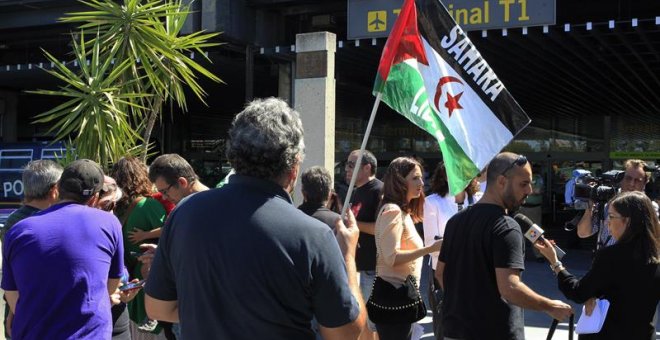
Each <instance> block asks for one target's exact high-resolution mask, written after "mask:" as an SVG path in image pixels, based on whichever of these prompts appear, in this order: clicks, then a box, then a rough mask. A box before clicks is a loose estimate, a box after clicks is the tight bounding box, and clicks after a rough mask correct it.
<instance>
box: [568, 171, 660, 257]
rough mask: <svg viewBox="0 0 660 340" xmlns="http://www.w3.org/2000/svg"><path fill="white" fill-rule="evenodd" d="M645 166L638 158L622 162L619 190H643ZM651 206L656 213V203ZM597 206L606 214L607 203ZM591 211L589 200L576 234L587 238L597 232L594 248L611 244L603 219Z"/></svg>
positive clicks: (646, 175)
mask: <svg viewBox="0 0 660 340" xmlns="http://www.w3.org/2000/svg"><path fill="white" fill-rule="evenodd" d="M646 166H647V165H646V162H644V161H642V160H639V159H629V160H627V161H626V162H625V163H624V168H625V174H624V177H623V180H621V192H627V191H641V192H644V187H645V186H646V183H647V182H648V181H649V175H648V174H647V173H646V172H645V171H644V167H646ZM653 207H654V208H655V210H656V213H657V211H658V205H657V204H654V205H653ZM599 208H600V209H605V210H604V211H603V214H602V215H601V216H607V205H605V206H604V207H599ZM593 211H594V202H593V201H591V200H589V205H588V207H587V209H586V210H585V211H584V215H582V218H581V219H580V222H579V223H578V226H577V235H578V237H580V238H587V237H589V236H591V235H593V234H595V233H599V235H598V243H597V244H596V250H598V249H600V248H602V247H605V246H609V245H611V244H613V243H614V240H613V239H612V236H611V235H610V233H609V231H608V230H607V226H606V225H605V223H604V221H603V220H599V218H598V216H594V213H593ZM601 224H602V225H601Z"/></svg>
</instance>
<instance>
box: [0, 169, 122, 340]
mask: <svg viewBox="0 0 660 340" xmlns="http://www.w3.org/2000/svg"><path fill="white" fill-rule="evenodd" d="M103 180H104V175H103V170H102V169H101V167H100V166H99V165H98V164H96V163H94V162H93V161H90V160H87V159H82V160H77V161H74V162H73V163H71V164H69V165H68V166H67V167H66V168H65V169H64V172H63V173H62V176H61V178H60V180H59V181H58V183H57V186H58V189H59V199H60V200H59V202H58V203H56V204H54V205H53V206H51V207H49V208H47V209H45V210H42V211H40V212H38V213H36V214H34V215H33V216H32V217H30V218H27V219H25V220H22V221H20V222H18V223H17V224H16V225H15V226H14V227H13V228H12V229H11V230H10V231H9V232H8V233H7V235H6V236H5V244H4V246H3V256H4V259H5V261H4V263H3V272H2V288H3V289H4V290H5V294H6V297H7V302H8V304H9V306H10V308H11V310H12V311H13V312H14V313H15V314H16V316H15V317H14V322H13V327H12V338H18V339H69V338H76V339H109V338H110V336H111V332H112V318H111V314H110V298H109V294H110V293H113V292H114V291H115V290H116V288H117V287H118V285H119V280H120V278H121V275H122V272H123V266H124V264H123V252H124V250H123V244H122V235H121V225H120V223H119V220H117V218H116V217H115V216H114V215H113V214H111V213H108V212H105V211H102V210H100V209H95V208H92V206H95V205H96V204H97V201H98V199H99V191H101V189H102V186H103ZM19 292H20V298H19ZM16 312H18V313H16Z"/></svg>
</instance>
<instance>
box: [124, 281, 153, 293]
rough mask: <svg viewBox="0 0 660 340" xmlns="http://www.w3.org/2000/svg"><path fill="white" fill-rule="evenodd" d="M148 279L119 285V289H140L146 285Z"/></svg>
mask: <svg viewBox="0 0 660 340" xmlns="http://www.w3.org/2000/svg"><path fill="white" fill-rule="evenodd" d="M146 282H147V281H146V280H140V281H138V282H130V283H128V284H125V285H123V286H121V287H119V291H122V292H123V291H127V290H132V289H140V288H142V287H144V284H145V283H146Z"/></svg>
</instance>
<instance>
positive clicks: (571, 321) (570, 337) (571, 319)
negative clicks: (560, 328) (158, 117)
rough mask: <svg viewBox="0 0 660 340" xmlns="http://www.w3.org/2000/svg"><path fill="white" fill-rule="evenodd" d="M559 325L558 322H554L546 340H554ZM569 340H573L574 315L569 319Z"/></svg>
mask: <svg viewBox="0 0 660 340" xmlns="http://www.w3.org/2000/svg"><path fill="white" fill-rule="evenodd" d="M558 324H559V321H558V320H556V319H553V320H552V324H551V325H550V330H548V337H547V338H546V340H552V336H553V335H555V330H556V329H557V325H558ZM568 340H573V314H571V316H570V317H569V318H568Z"/></svg>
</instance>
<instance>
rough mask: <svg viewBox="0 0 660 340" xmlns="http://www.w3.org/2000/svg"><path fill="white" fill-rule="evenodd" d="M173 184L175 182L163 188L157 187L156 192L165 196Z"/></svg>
mask: <svg viewBox="0 0 660 340" xmlns="http://www.w3.org/2000/svg"><path fill="white" fill-rule="evenodd" d="M174 184H175V183H172V184H170V186H168V187H167V188H165V189H158V192H160V193H161V195H163V196H167V192H168V191H170V189H171V188H172V186H173V185H174Z"/></svg>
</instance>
